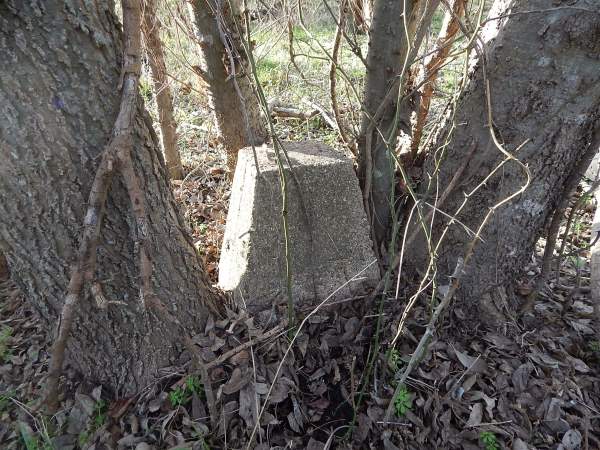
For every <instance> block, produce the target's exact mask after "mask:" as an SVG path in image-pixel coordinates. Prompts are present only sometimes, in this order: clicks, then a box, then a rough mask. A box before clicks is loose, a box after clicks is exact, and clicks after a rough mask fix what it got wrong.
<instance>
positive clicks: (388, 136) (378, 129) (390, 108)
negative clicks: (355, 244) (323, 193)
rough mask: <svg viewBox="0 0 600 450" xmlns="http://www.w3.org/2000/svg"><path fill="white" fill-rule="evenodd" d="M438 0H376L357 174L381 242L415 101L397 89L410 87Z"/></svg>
mask: <svg viewBox="0 0 600 450" xmlns="http://www.w3.org/2000/svg"><path fill="white" fill-rule="evenodd" d="M438 3H439V1H438V0H375V1H374V3H373V18H372V23H371V31H370V33H369V36H370V40H369V51H368V55H367V71H366V79H365V91H364V96H363V97H364V100H363V107H364V109H365V112H364V113H363V115H362V118H361V132H360V136H359V139H358V149H359V158H358V173H359V178H360V180H361V185H362V188H363V191H365V195H368V196H369V197H370V200H369V201H368V202H367V203H368V204H367V205H365V206H366V207H367V209H368V210H369V212H370V216H371V222H372V224H373V231H374V237H375V241H376V242H377V243H378V244H380V243H382V242H384V241H385V238H386V236H387V234H388V231H389V227H390V223H391V206H390V201H391V197H392V193H393V185H394V173H395V162H394V158H393V155H392V154H391V152H392V151H394V149H395V147H396V137H397V136H398V134H399V132H400V131H402V132H404V133H406V134H410V130H411V123H410V116H411V113H412V110H413V106H412V104H411V102H410V101H404V102H403V103H402V104H401V105H398V92H400V93H402V94H404V92H405V87H406V84H407V83H406V82H407V80H408V79H409V69H410V64H411V59H412V57H413V55H414V54H415V53H416V50H418V48H419V46H420V43H421V41H422V39H423V36H424V33H425V30H426V29H427V26H428V24H429V22H430V20H431V16H432V14H433V11H434V10H435V8H436V7H437V5H438ZM404 8H406V11H404ZM404 17H405V19H404ZM407 36H408V39H407ZM409 41H410V42H409ZM405 65H406V67H405ZM386 97H387V99H386ZM394 124H395V126H394ZM382 135H383V137H384V138H385V139H384V138H382ZM386 141H388V142H386ZM388 147H390V148H391V150H390V148H388Z"/></svg>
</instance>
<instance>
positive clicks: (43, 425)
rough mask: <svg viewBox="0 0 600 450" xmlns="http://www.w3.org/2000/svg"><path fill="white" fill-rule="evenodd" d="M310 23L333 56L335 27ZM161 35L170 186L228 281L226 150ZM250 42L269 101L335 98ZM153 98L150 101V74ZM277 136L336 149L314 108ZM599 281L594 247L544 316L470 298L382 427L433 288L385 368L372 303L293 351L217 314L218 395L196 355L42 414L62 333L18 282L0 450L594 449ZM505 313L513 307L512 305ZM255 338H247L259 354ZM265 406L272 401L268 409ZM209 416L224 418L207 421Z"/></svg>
mask: <svg viewBox="0 0 600 450" xmlns="http://www.w3.org/2000/svg"><path fill="white" fill-rule="evenodd" d="M165 4H168V2H165ZM163 15H164V21H165V24H166V29H168V30H171V29H173V30H176V29H177V27H175V26H174V25H173V24H171V23H170V22H169V20H170V17H171V16H173V17H175V16H174V15H172V12H165V13H163ZM173 20H175V19H173ZM313 31H314V34H315V35H316V36H317V37H319V39H320V40H321V41H322V42H326V41H327V42H326V46H329V48H330V45H331V41H332V35H333V30H332V29H331V27H329V28H323V29H320V30H319V29H315V30H313ZM296 34H297V37H299V38H300V40H301V41H302V39H304V38H306V39H305V41H306V42H304V43H302V42H301V43H300V44H299V46H298V48H297V52H298V53H305V54H309V53H312V52H314V50H315V49H314V48H312V47H311V44H310V39H308V36H307V35H306V33H304V34H303V31H302V30H296ZM164 38H165V42H166V44H167V55H168V59H169V61H168V64H167V65H168V66H169V67H170V68H178V69H177V70H173V71H172V72H171V73H170V75H171V76H172V78H173V80H174V86H176V88H175V89H174V97H175V103H176V119H177V122H178V125H179V126H178V133H179V146H180V149H181V150H182V157H183V160H184V165H185V166H186V172H187V173H188V174H189V175H188V176H187V177H186V179H185V180H183V181H181V182H177V183H174V186H173V187H174V192H175V197H176V199H177V200H178V202H179V203H180V204H181V205H182V207H183V209H184V215H185V218H186V221H187V223H188V224H189V225H190V228H191V230H192V234H193V237H194V240H195V242H196V243H197V244H196V247H197V249H198V251H199V252H200V253H201V255H202V257H203V260H204V263H205V266H206V269H207V271H208V274H209V276H210V279H211V280H212V281H213V282H216V279H217V275H218V259H219V252H220V246H221V239H222V235H223V232H224V227H225V220H226V215H227V204H228V201H229V190H230V183H229V181H228V173H227V169H226V166H225V157H224V155H223V153H222V152H221V151H220V150H219V146H218V144H217V142H216V138H215V133H214V130H213V129H212V125H211V123H210V122H211V121H210V114H209V111H208V106H207V104H206V98H205V96H204V95H203V94H202V93H201V92H200V91H201V90H202V88H201V87H199V86H198V81H197V80H196V79H194V78H193V76H192V75H191V73H192V72H191V71H190V70H189V68H190V67H191V66H192V65H193V64H195V63H196V61H195V60H194V56H193V55H195V54H196V53H197V52H195V51H194V50H193V48H192V47H191V43H190V41H189V39H186V37H185V36H184V35H181V36H180V35H175V34H173V35H166V36H164ZM256 40H257V55H258V66H259V67H258V70H259V77H260V79H261V83H262V84H263V85H264V87H265V89H266V91H267V93H268V96H269V99H273V98H277V99H278V100H280V101H281V102H283V103H284V104H291V105H304V104H305V100H309V101H312V102H316V103H318V104H320V105H321V106H326V105H327V95H328V93H327V80H326V78H327V77H326V76H324V74H326V73H327V71H328V64H327V63H326V62H323V60H322V59H318V58H312V59H302V58H299V59H298V60H297V62H298V64H299V66H300V68H301V70H302V71H303V73H304V77H305V80H302V79H301V77H300V76H299V74H298V73H296V72H295V71H294V70H292V69H291V68H290V64H289V54H288V50H287V48H286V36H285V34H284V33H281V32H280V31H277V29H276V28H273V29H270V28H269V26H267V25H265V26H264V27H263V28H261V29H258V31H257V32H256ZM361 42H362V44H365V43H366V41H364V39H363V41H361ZM341 58H342V59H343V58H347V60H346V61H345V66H346V67H348V79H349V81H350V83H347V84H345V85H344V84H343V83H342V84H341V86H342V87H340V92H343V93H344V100H343V101H342V113H343V114H347V118H348V122H349V123H350V122H352V123H357V118H356V117H353V116H352V114H353V111H358V110H359V108H358V107H357V104H356V103H355V101H356V99H355V98H354V97H353V95H352V92H351V89H350V87H351V86H350V84H353V85H354V88H355V89H356V90H357V91H358V92H361V91H362V82H363V73H364V68H362V67H360V65H359V64H358V63H357V61H356V58H353V57H352V55H351V54H350V53H349V52H348V50H347V49H346V50H345V53H343V54H342V55H341ZM459 66H460V64H458V63H457V65H456V66H453V67H450V68H449V69H448V71H447V72H446V73H445V74H444V76H443V77H442V80H441V81H440V87H439V89H438V92H437V94H438V100H439V102H440V104H441V103H443V102H444V101H445V100H446V99H447V98H448V97H449V96H450V95H451V93H452V90H453V87H454V85H455V84H456V79H457V77H458V75H457V73H458V72H459V70H458V69H457V67H459ZM305 81H306V83H305ZM141 89H142V93H144V94H145V97H146V98H147V100H148V106H150V108H151V109H152V101H151V88H150V84H149V83H148V80H147V78H144V79H143V80H142V86H141ZM198 93H200V95H196V94H198ZM155 115H156V114H155ZM277 132H278V133H279V136H280V138H282V139H284V140H300V139H318V140H320V141H323V142H326V143H329V144H331V145H334V146H335V145H338V140H337V137H336V136H335V133H333V131H332V130H331V129H328V128H327V127H326V125H325V124H324V123H323V121H322V120H321V118H320V117H319V116H316V117H314V118H312V119H310V120H308V121H294V120H292V119H290V120H281V121H279V122H278V123H277ZM592 215H593V211H591V209H587V210H586V211H585V213H584V214H582V215H581V217H580V218H578V219H577V220H576V222H575V224H574V226H573V227H572V230H571V232H570V233H569V241H570V243H569V245H568V246H567V252H572V251H573V249H574V247H584V246H585V245H586V243H587V242H589V233H590V232H589V227H590V223H591V219H592ZM559 243H560V241H559ZM543 246H544V241H543V240H541V241H540V242H539V245H538V246H537V248H536V254H535V255H532V260H531V262H530V263H529V264H528V265H527V266H526V267H523V270H522V274H521V276H520V278H519V280H518V285H519V286H520V288H519V291H520V292H519V293H520V294H522V295H526V294H527V293H528V290H529V287H530V286H531V285H532V283H533V279H534V278H535V276H536V275H537V274H538V273H539V266H540V263H541V254H542V253H543ZM588 283H589V252H586V251H583V252H581V253H580V254H579V256H569V257H565V258H564V261H563V263H562V265H561V274H560V283H557V282H556V281H554V279H551V280H550V281H549V282H548V283H547V284H546V286H545V287H544V289H543V290H542V292H541V293H540V295H539V297H538V299H537V301H536V303H535V307H534V310H533V313H532V314H529V315H526V316H524V317H522V318H513V317H510V316H509V317H508V320H505V321H504V322H502V323H499V324H498V326H497V327H490V328H489V329H483V328H474V327H473V326H471V324H470V323H468V322H467V321H466V320H465V317H466V316H467V314H465V311H464V310H463V309H462V308H463V306H461V305H460V304H457V305H456V306H454V307H452V308H451V312H450V314H449V315H448V317H447V318H446V320H445V322H444V325H443V326H442V328H441V329H439V330H438V333H436V335H435V337H434V341H433V342H432V344H431V347H430V349H431V351H430V352H429V354H428V355H427V356H426V358H425V359H424V360H423V361H422V362H421V364H420V365H419V367H418V369H417V370H415V371H414V372H413V373H412V376H411V378H409V380H408V383H407V387H406V389H404V390H402V391H401V395H399V396H398V397H397V399H396V401H395V412H396V416H395V417H394V418H393V419H392V421H393V423H388V424H385V426H383V424H382V423H381V421H382V420H383V413H384V410H385V408H386V406H387V404H388V402H389V399H390V398H391V397H392V393H393V385H390V382H389V380H390V379H391V378H393V377H392V376H391V374H393V373H397V372H398V371H400V370H401V369H402V368H403V367H404V366H405V365H406V363H407V361H408V358H409V357H410V355H411V353H412V352H413V351H414V348H415V347H416V343H417V341H418V339H419V338H420V336H421V335H422V334H423V331H424V327H425V326H426V325H427V323H428V320H429V316H430V312H431V311H430V304H429V303H427V297H426V296H424V297H423V298H422V299H421V302H420V303H418V304H417V305H416V307H415V308H414V309H413V313H412V316H411V318H410V320H409V322H408V324H407V325H408V326H407V331H406V333H405V335H403V337H402V339H400V342H399V344H398V346H397V347H396V350H395V351H394V352H392V353H391V354H390V355H389V356H390V358H389V359H388V358H385V355H384V351H381V352H378V351H376V352H374V353H375V354H376V355H378V356H377V357H376V358H375V361H374V363H373V364H368V363H367V361H368V360H369V359H370V353H369V350H370V347H371V345H372V343H373V342H372V337H373V335H374V331H375V327H376V320H377V315H376V309H377V308H376V307H375V305H366V304H365V303H364V299H356V300H354V301H348V302H345V303H342V304H339V305H336V306H333V307H329V308H327V309H325V310H321V311H317V312H316V313H314V314H312V315H311V316H310V318H309V319H308V320H307V321H306V323H305V325H304V327H303V328H302V329H301V332H300V333H299V335H298V337H297V339H296V340H295V342H294V345H293V346H292V350H291V351H289V352H287V350H288V348H289V347H290V340H289V338H288V335H287V333H286V330H284V329H283V327H281V326H277V325H274V326H273V328H268V329H259V328H258V327H257V326H256V324H255V323H254V321H253V320H252V318H250V317H247V316H246V315H244V314H240V313H237V312H235V311H230V312H229V316H228V318H226V319H223V320H221V321H218V322H209V323H208V325H207V327H206V329H205V330H203V331H202V332H201V333H199V334H198V335H197V336H195V337H194V340H195V343H196V344H197V345H198V346H199V347H200V348H201V350H202V354H203V356H204V357H205V359H206V360H207V361H212V360H215V359H217V358H221V359H222V361H221V363H219V364H216V365H215V366H214V367H211V368H210V370H209V374H208V375H209V377H210V379H211V381H212V384H211V385H212V388H210V389H209V391H210V392H207V387H204V386H203V383H202V380H201V378H202V377H201V376H200V375H198V374H195V373H191V372H190V370H189V367H188V365H187V363H186V362H185V361H186V358H185V355H184V357H183V358H182V361H184V362H182V363H181V364H179V365H178V366H173V367H168V368H165V369H164V371H163V373H162V374H161V377H160V379H159V381H158V382H157V383H156V384H154V385H151V386H148V387H147V389H145V390H144V391H142V392H140V393H139V394H138V395H137V396H135V397H132V398H126V399H114V398H111V396H110V395H109V393H107V392H104V391H103V390H102V388H101V387H100V386H93V385H88V384H86V383H81V382H80V381H79V379H78V378H77V376H76V375H75V374H74V373H73V372H71V371H67V373H66V380H65V384H64V398H63V401H62V403H61V408H60V411H59V413H58V414H56V415H54V416H52V417H48V416H45V415H43V414H42V413H40V412H36V410H35V407H36V405H37V404H38V403H39V400H40V394H41V391H42V387H43V382H44V376H45V373H46V370H47V365H48V352H49V348H50V344H51V336H49V335H48V333H47V332H46V330H45V328H44V327H43V326H42V323H41V322H40V320H39V319H38V317H37V315H36V314H35V312H33V311H31V310H30V309H29V307H28V305H27V303H26V302H25V301H24V299H23V297H22V295H21V294H20V292H19V291H18V289H17V288H16V287H15V286H14V284H13V283H12V282H11V281H6V282H4V283H2V284H1V285H0V448H2V449H17V448H26V449H27V450H37V449H44V450H49V449H70V448H89V449H103V448H119V449H126V448H132V449H137V450H148V449H186V448H190V449H202V450H206V449H209V448H211V449H217V448H245V446H246V443H247V442H248V438H249V436H250V434H251V433H252V429H253V427H254V425H255V424H256V423H257V422H258V423H260V427H258V429H259V432H258V433H257V435H256V440H255V441H254V444H253V445H252V446H251V448H259V449H269V448H280V449H283V448H297V449H310V450H316V449H319V450H321V449H333V448H365V449H380V448H384V449H386V450H394V449H430V448H431V449H434V448H438V449H485V450H498V449H501V448H510V449H514V450H525V449H553V450H558V449H563V450H575V449H585V450H588V449H600V381H599V377H598V375H599V374H600V342H598V341H597V340H595V339H596V338H595V336H596V334H595V330H594V329H593V328H592V304H591V300H590V298H589V294H586V293H578V294H575V295H573V296H570V294H569V291H568V290H566V289H565V287H566V288H573V287H576V286H579V285H581V286H584V287H585V286H586V285H587V284H588ZM576 292H579V291H576ZM401 300H403V299H401ZM571 300H572V301H571ZM383 306H384V315H383V321H382V330H384V332H383V334H382V339H381V348H382V349H387V348H388V343H389V341H390V338H391V335H392V330H393V329H394V325H396V322H397V317H399V316H400V315H401V314H402V309H403V307H404V302H402V301H399V302H398V301H393V300H391V299H390V300H387V301H386V302H385V303H384V305H383ZM498 306H499V308H498V309H499V310H503V306H504V305H498ZM308 313H309V311H304V312H303V313H302V314H304V315H305V316H306V315H307V314H308ZM250 339H252V345H248V344H247V343H248V342H249V341H250ZM227 352H230V353H227ZM224 355H225V356H228V357H227V358H225V357H224ZM284 356H285V358H284ZM188 359H189V358H188ZM282 361H283V363H282ZM370 368H372V371H370ZM368 372H370V373H369V376H368V377H367V373H368ZM276 373H278V376H277V381H276V383H274V384H273V389H272V390H271V389H270V388H271V384H272V381H273V380H274V379H275V374H276ZM367 378H368V380H367ZM363 383H364V386H365V389H364V395H362V396H361V395H360V392H361V386H362V385H363ZM207 393H208V394H209V395H207ZM210 394H212V395H210ZM267 396H268V398H269V402H268V406H267V407H266V408H265V410H264V412H262V414H261V408H262V406H263V405H264V404H265V399H266V398H267ZM207 397H214V398H215V399H216V401H215V402H214V403H213V402H210V401H208V399H207ZM361 397H362V401H360V400H359V399H360V398H361ZM359 401H360V404H358V403H359ZM214 408H216V409H217V411H218V413H217V414H211V410H213V412H214ZM355 411H356V417H355V419H356V421H355V426H354V427H353V429H352V436H351V437H350V438H348V434H347V433H348V431H349V425H350V423H351V422H352V421H353V418H354V413H355ZM259 416H260V418H259ZM346 438H348V439H346Z"/></svg>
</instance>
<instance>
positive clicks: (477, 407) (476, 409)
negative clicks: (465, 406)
mask: <svg viewBox="0 0 600 450" xmlns="http://www.w3.org/2000/svg"><path fill="white" fill-rule="evenodd" d="M482 419H483V404H482V403H475V404H474V405H473V406H472V407H471V413H470V414H469V420H467V427H476V426H477V425H479V424H481V420H482Z"/></svg>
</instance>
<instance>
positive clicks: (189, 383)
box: [169, 375, 204, 407]
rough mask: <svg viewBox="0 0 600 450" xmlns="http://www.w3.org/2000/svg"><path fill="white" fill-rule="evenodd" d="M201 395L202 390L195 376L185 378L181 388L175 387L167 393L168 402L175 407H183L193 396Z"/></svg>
mask: <svg viewBox="0 0 600 450" xmlns="http://www.w3.org/2000/svg"><path fill="white" fill-rule="evenodd" d="M203 393H204V389H203V387H202V383H201V382H200V379H199V378H198V377H197V376H195V375H191V376H189V377H187V379H186V380H185V385H184V386H183V387H181V386H177V387H176V388H174V389H173V390H172V391H171V392H170V393H169V400H170V401H171V405H173V406H175V407H177V406H183V405H185V404H186V403H188V402H189V401H190V400H191V399H192V396H193V395H194V394H196V395H198V396H201V395H202V394H203Z"/></svg>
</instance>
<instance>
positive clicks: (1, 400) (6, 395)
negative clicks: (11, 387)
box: [0, 392, 14, 413]
mask: <svg viewBox="0 0 600 450" xmlns="http://www.w3.org/2000/svg"><path fill="white" fill-rule="evenodd" d="M13 395H14V392H3V393H1V394H0V413H2V412H4V411H6V410H7V409H8V405H9V404H10V398H11V397H12V396H13Z"/></svg>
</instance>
